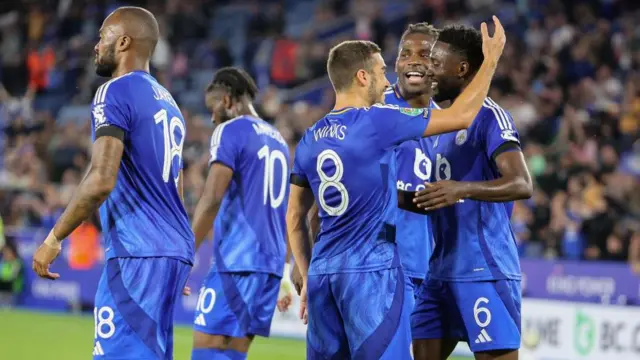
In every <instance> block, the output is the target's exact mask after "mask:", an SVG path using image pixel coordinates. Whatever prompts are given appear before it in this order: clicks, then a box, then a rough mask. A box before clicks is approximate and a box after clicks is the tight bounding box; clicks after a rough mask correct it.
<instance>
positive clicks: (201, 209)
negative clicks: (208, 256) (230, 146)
mask: <svg viewBox="0 0 640 360" xmlns="http://www.w3.org/2000/svg"><path fill="white" fill-rule="evenodd" d="M232 177H233V170H231V168H229V167H228V166H226V165H224V164H222V163H218V162H216V163H213V164H211V167H210V168H209V174H208V175H207V181H206V183H205V185H204V190H203V191H202V196H201V197H200V200H199V201H198V205H196V210H195V213H194V214H193V222H192V223H191V229H192V230H193V234H194V235H195V238H196V244H195V245H196V251H197V250H198V248H199V247H200V245H202V242H203V241H204V239H205V237H206V236H207V234H208V233H209V230H210V229H211V227H212V226H213V221H214V220H215V219H216V216H218V211H219V210H220V204H221V203H222V199H223V198H224V195H225V193H226V192H227V188H228V187H229V183H230V182H231V179H232Z"/></svg>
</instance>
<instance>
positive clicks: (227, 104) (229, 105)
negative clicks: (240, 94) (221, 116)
mask: <svg viewBox="0 0 640 360" xmlns="http://www.w3.org/2000/svg"><path fill="white" fill-rule="evenodd" d="M222 104H224V108H225V109H227V110H230V109H231V108H232V107H233V101H232V100H231V96H230V95H229V94H225V95H224V96H223V97H222Z"/></svg>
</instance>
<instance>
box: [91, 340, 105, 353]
mask: <svg viewBox="0 0 640 360" xmlns="http://www.w3.org/2000/svg"><path fill="white" fill-rule="evenodd" d="M93 355H94V356H100V355H104V351H103V350H102V345H100V341H96V345H95V346H94V347H93Z"/></svg>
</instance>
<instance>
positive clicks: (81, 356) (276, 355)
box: [0, 309, 463, 360]
mask: <svg viewBox="0 0 640 360" xmlns="http://www.w3.org/2000/svg"><path fill="white" fill-rule="evenodd" d="M93 332H94V328H93V319H92V318H91V317H88V316H75V315H68V314H51V313H35V312H26V311H16V310H1V309H0V343H2V358H3V359H13V360H30V359H54V360H58V359H60V360H62V359H64V360H76V359H77V360H86V359H90V358H91V352H92V351H93V341H92V340H93ZM174 346H175V359H176V360H183V359H186V360H188V359H189V358H190V355H191V329H190V328H188V327H182V326H181V327H177V328H176V330H175V335H174ZM304 358H305V344H304V342H303V341H300V340H288V339H278V338H270V339H264V338H259V337H257V338H256V340H255V341H254V343H253V346H252V347H251V351H250V352H249V359H251V360H299V359H304ZM453 360H463V359H462V358H459V359H453Z"/></svg>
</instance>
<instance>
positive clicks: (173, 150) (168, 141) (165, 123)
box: [154, 109, 186, 186]
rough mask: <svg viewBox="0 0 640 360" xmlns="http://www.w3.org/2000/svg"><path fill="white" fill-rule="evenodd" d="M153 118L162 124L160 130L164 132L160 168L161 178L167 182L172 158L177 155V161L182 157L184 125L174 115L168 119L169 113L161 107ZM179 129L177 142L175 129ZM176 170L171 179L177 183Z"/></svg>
mask: <svg viewBox="0 0 640 360" xmlns="http://www.w3.org/2000/svg"><path fill="white" fill-rule="evenodd" d="M154 118H155V119H156V124H160V123H161V124H162V130H163V133H164V166H163V168H162V180H163V181H164V182H165V183H167V182H169V176H170V175H171V165H172V164H173V158H175V157H176V156H177V157H178V162H180V160H181V159H182V146H183V145H184V134H185V132H186V131H185V130H184V125H183V124H182V121H180V119H179V118H178V117H176V116H174V117H172V118H171V121H169V115H168V114H167V110H166V109H162V110H160V111H158V112H157V113H156V114H155V115H154ZM176 129H178V130H179V133H180V137H179V141H180V142H179V143H178V140H176V135H175V131H176ZM177 173H178V171H176V177H175V179H173V180H174V181H175V183H176V186H177V185H178V176H177Z"/></svg>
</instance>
